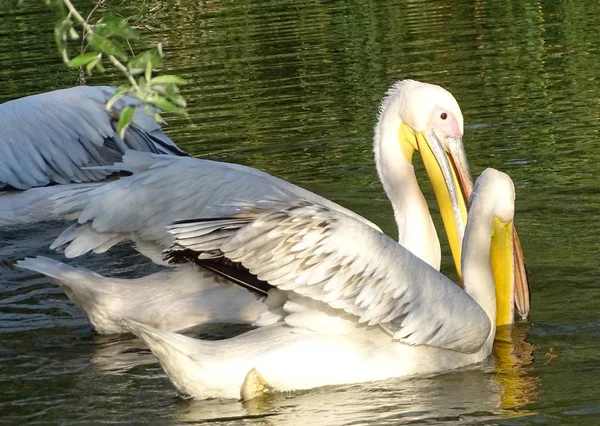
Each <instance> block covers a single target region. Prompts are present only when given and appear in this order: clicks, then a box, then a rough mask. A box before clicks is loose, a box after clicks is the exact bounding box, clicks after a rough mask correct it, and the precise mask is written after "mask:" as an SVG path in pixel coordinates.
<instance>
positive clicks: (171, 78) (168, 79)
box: [152, 75, 188, 85]
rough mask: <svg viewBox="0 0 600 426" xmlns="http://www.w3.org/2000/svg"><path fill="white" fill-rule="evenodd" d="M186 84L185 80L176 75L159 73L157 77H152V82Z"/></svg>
mask: <svg viewBox="0 0 600 426" xmlns="http://www.w3.org/2000/svg"><path fill="white" fill-rule="evenodd" d="M155 83H156V84H169V83H171V84H178V85H182V84H187V83H188V82H187V80H184V79H183V78H181V77H177V76H176V75H159V76H158V77H154V78H153V79H152V84H155Z"/></svg>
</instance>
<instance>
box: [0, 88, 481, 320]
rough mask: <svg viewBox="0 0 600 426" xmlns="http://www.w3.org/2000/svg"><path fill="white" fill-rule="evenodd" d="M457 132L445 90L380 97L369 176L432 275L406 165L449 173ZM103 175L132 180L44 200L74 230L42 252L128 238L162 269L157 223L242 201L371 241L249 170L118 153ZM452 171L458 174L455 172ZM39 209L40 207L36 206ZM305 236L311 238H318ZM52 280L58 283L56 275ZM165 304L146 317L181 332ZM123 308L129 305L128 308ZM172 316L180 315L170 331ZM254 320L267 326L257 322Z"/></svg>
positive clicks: (282, 184) (316, 200)
mask: <svg viewBox="0 0 600 426" xmlns="http://www.w3.org/2000/svg"><path fill="white" fill-rule="evenodd" d="M440 111H442V115H443V116H444V117H446V118H445V119H444V120H443V122H442V121H440ZM462 128H463V119H462V114H461V112H460V108H459V107H458V104H457V103H456V100H455V99H454V97H452V95H451V94H450V93H449V92H447V91H446V90H444V89H442V88H441V87H439V86H434V85H430V84H425V83H419V82H415V81H412V80H405V81H401V82H398V83H396V84H395V85H394V86H393V87H392V88H391V89H390V91H389V92H388V94H387V96H386V98H385V99H384V101H383V103H382V108H381V112H380V117H379V121H378V124H377V126H376V129H375V138H374V152H375V160H376V165H377V170H378V172H379V176H380V178H381V180H382V183H383V185H384V188H385V191H386V193H387V195H388V197H389V198H390V201H391V202H392V206H393V208H394V213H395V217H396V222H397V225H398V233H399V242H400V243H401V244H402V245H403V246H404V247H405V248H407V249H408V250H410V251H411V252H412V253H414V254H415V255H416V256H418V257H419V258H421V259H423V260H424V261H426V262H427V263H429V264H430V265H432V267H433V268H435V269H439V265H440V259H441V253H440V246H439V240H438V237H437V233H436V230H435V228H434V225H433V221H432V220H431V216H430V215H429V211H428V207H427V204H426V202H425V199H424V197H423V194H422V193H421V191H420V189H419V186H418V183H417V179H416V176H415V174H414V169H413V167H412V165H411V163H410V162H411V160H412V153H413V152H414V151H415V150H416V149H417V146H418V147H419V149H422V148H426V149H431V150H433V151H435V152H436V153H437V154H434V155H435V156H436V158H435V160H433V161H432V160H431V159H428V161H427V162H426V164H427V165H431V167H432V168H433V169H435V168H437V169H441V168H444V170H447V171H448V170H450V165H449V160H448V158H447V155H448V156H449V155H450V154H446V153H445V151H444V150H445V146H446V144H447V142H446V139H448V140H452V141H454V142H453V143H454V145H453V146H454V147H455V151H457V152H458V153H459V157H461V158H464V151H463V149H462V143H461V142H460V137H461V136H462ZM456 141H458V145H457V142H456ZM426 146H428V148H427V147H426ZM455 162H456V161H455ZM456 164H458V165H459V166H460V165H461V164H462V165H463V166H464V167H466V170H463V171H462V173H464V174H466V175H467V176H468V175H469V173H468V167H467V166H466V163H464V161H463V163H461V162H460V161H458V162H456ZM103 170H105V172H106V173H109V172H115V171H125V172H129V173H132V176H129V177H124V178H121V179H119V180H116V181H113V182H109V183H107V184H103V185H89V184H88V186H77V187H74V188H67V189H65V190H62V191H60V192H58V193H56V194H54V195H51V196H50V197H49V200H48V199H47V198H46V199H44V200H48V201H49V202H50V205H51V211H50V212H49V216H51V217H57V218H63V219H71V220H76V223H74V224H73V225H71V226H70V227H69V228H68V229H67V230H65V231H64V232H63V233H62V234H61V235H60V236H59V237H58V238H57V239H56V241H55V242H54V243H53V245H52V247H53V248H57V249H61V250H64V252H65V254H66V256H67V257H75V256H79V255H81V254H84V253H87V252H90V251H91V252H103V251H106V250H108V249H109V248H110V247H112V246H113V245H115V244H117V243H118V242H120V241H123V240H132V241H133V242H134V243H135V244H136V248H137V249H138V250H139V251H140V252H142V253H143V254H145V255H146V256H148V257H149V258H151V259H152V260H153V261H154V262H156V263H163V261H162V256H161V253H162V251H163V250H164V249H166V248H168V247H169V246H170V244H171V243H172V236H171V235H170V234H169V233H168V232H167V229H166V226H168V225H169V224H170V223H172V222H173V221H176V220H181V219H186V218H194V217H218V216H227V215H231V214H235V213H237V212H239V211H240V205H243V203H244V202H246V203H247V202H259V201H260V200H268V199H277V200H281V201H283V202H288V203H292V204H293V203H296V202H298V201H303V202H304V201H305V202H309V203H312V204H314V205H320V206H323V207H324V208H327V209H329V210H331V211H337V212H340V213H343V214H344V215H345V216H348V217H351V218H354V219H355V220H357V221H359V222H362V223H365V224H367V225H369V226H370V227H371V228H372V229H373V230H375V232H374V234H373V235H379V234H380V232H379V228H377V226H376V225H374V224H372V223H371V222H369V221H368V220H366V219H364V218H362V217H360V216H359V215H357V214H356V213H353V212H351V211H350V210H347V209H345V208H343V207H341V206H339V205H337V204H335V203H333V202H331V201H329V200H327V199H325V198H323V197H321V196H319V195H316V194H314V193H312V192H310V191H307V190H305V189H303V188H300V187H298V186H296V185H293V184H291V183H289V182H286V181H284V180H282V179H279V178H276V177H273V176H270V175H268V174H266V173H264V172H261V171H259V170H256V169H253V168H250V167H245V166H241V165H237V164H228V163H221V162H214V161H209V160H201V159H195V158H182V157H173V156H166V155H157V154H151V153H145V152H133V151H128V152H127V153H126V154H125V156H124V157H123V159H122V162H120V163H117V164H115V165H113V166H107V167H104V168H103ZM456 170H458V171H460V167H458V168H457V169H456ZM429 171H430V170H429V169H428V172H429ZM448 173H451V172H448ZM440 179H441V178H440ZM443 182H445V183H443V184H441V185H440V184H439V179H438V185H437V186H434V189H435V190H436V194H437V193H438V191H441V192H440V195H439V197H450V198H452V197H453V196H454V197H455V198H454V199H452V201H451V204H452V213H451V214H449V215H448V216H447V217H444V221H445V223H446V220H447V221H448V222H449V223H446V228H447V229H451V228H453V227H456V228H457V229H456V231H455V235H461V234H462V228H463V227H464V221H463V218H462V216H461V211H460V206H459V204H458V201H457V199H456V194H460V192H461V191H460V189H459V188H457V186H456V179H455V178H454V177H453V176H452V175H444V176H443ZM444 191H445V193H444ZM439 197H438V199H439ZM240 203H242V204H240ZM42 204H43V205H44V206H46V203H45V202H44V203H42ZM36 210H39V209H36ZM47 214H48V212H47ZM0 217H1V215H0ZM313 235H314V237H315V238H318V234H313ZM357 237H358V238H360V237H362V236H357ZM381 237H383V236H381ZM314 242H315V240H309V239H306V240H304V241H303V243H302V244H304V245H305V246H306V247H309V246H310V244H312V243H314ZM456 250H457V252H456V253H454V254H455V255H457V256H459V255H460V248H459V247H458V248H457V249H456ZM457 253H458V254H457ZM331 260H332V259H330V261H331ZM27 267H28V268H31V269H34V270H37V271H38V272H41V273H48V272H47V271H46V264H45V263H43V262H41V263H40V264H36V260H30V261H28V263H27ZM82 274H85V273H84V272H82ZM53 276H54V278H55V279H58V280H59V281H60V280H61V277H60V276H57V275H53ZM82 276H83V275H82ZM368 278H369V277H365V279H368ZM202 279H204V278H202ZM62 281H63V282H65V281H66V280H62ZM82 281H84V280H83V279H82ZM86 281H90V282H92V281H94V280H91V279H90V280H86ZM96 281H97V280H96ZM103 282H110V279H109V278H106V279H105V280H104V281H103ZM148 282H149V283H150V282H152V283H154V284H148V285H146V286H138V287H137V289H138V292H137V297H138V298H140V299H145V297H144V293H145V292H148V294H149V295H152V294H155V293H157V292H158V290H157V289H154V288H153V286H161V284H160V283H159V282H157V281H155V280H148ZM95 285H100V284H98V283H96V284H95ZM186 297H188V296H186ZM198 297H200V294H199V295H198ZM215 301H216V298H215ZM171 303H173V299H169V298H166V297H165V300H164V303H163V304H162V305H161V304H159V303H157V304H155V305H154V307H155V309H156V310H157V311H156V314H155V316H160V315H162V313H161V310H164V311H170V312H173V316H174V319H173V321H172V322H171V323H170V326H169V328H170V329H179V328H183V326H184V325H186V326H187V325H188V324H189V321H187V320H186V319H184V318H183V317H180V316H178V315H177V310H175V309H171ZM215 303H219V302H215ZM131 304H132V306H133V305H135V301H132V302H131ZM227 304H228V300H227V299H226V298H225V296H224V297H223V299H222V301H221V302H220V304H219V306H223V311H224V312H228V311H227V308H226V306H227ZM79 305H80V306H85V309H87V310H88V312H87V316H88V318H90V319H91V320H92V319H93V318H95V317H99V316H100V317H102V318H105V319H108V320H110V321H112V324H111V325H110V327H108V326H106V325H102V326H100V324H98V325H97V324H95V323H94V322H93V320H92V323H93V324H94V325H95V326H96V328H97V329H99V330H115V331H120V330H123V328H122V325H121V324H120V320H121V318H122V312H121V311H118V310H116V309H112V306H113V305H112V304H105V305H97V304H94V303H89V304H86V305H84V304H79ZM202 308H203V307H202V305H198V309H202ZM94 309H98V310H101V311H102V312H101V313H100V314H99V315H96V314H93V313H92V312H90V311H91V310H94ZM216 311H220V309H216ZM177 318H181V319H180V321H181V324H180V326H179V327H178V326H177V322H178V320H177ZM211 318H212V319H214V320H215V321H219V320H220V319H221V318H219V317H215V316H213V317H211ZM226 318H227V319H228V320H231V319H232V318H231V317H230V316H229V315H226ZM247 318H248V317H247V316H244V315H240V317H239V318H237V319H236V320H238V321H240V322H243V321H247ZM276 318H277V317H276V316H272V317H271V318H270V319H269V320H268V321H271V322H272V321H275V320H276ZM234 319H235V318H234ZM262 321H263V322H264V321H267V319H265V318H262Z"/></svg>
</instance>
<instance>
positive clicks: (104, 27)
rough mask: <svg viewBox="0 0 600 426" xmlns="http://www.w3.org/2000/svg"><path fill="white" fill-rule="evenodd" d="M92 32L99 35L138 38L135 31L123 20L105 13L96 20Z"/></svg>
mask: <svg viewBox="0 0 600 426" xmlns="http://www.w3.org/2000/svg"><path fill="white" fill-rule="evenodd" d="M94 32H95V33H96V34H98V35H99V36H100V37H104V38H109V37H114V36H117V37H122V38H124V39H132V38H138V34H137V32H136V31H135V30H134V29H133V28H132V27H131V25H129V24H128V23H127V21H125V20H124V19H123V18H119V17H118V16H114V15H106V16H104V17H102V19H100V21H98V23H97V24H96V26H95V27H94Z"/></svg>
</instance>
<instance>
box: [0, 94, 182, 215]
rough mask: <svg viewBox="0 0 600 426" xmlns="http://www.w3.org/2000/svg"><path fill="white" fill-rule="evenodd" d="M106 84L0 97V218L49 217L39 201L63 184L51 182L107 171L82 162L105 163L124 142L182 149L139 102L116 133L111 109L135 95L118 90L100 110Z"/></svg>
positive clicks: (98, 176) (93, 177)
mask: <svg viewBox="0 0 600 426" xmlns="http://www.w3.org/2000/svg"><path fill="white" fill-rule="evenodd" d="M114 91H115V89H114V88H112V87H100V86H99V87H88V86H79V87H73V88H70V89H63V90H56V91H53V92H48V93H42V94H39V95H34V96H28V97H25V98H21V99H16V100H13V101H10V102H6V103H3V104H1V105H0V226H7V225H22V224H26V223H31V222H37V221H40V220H47V219H53V217H52V216H51V215H50V214H49V213H50V212H49V211H48V210H47V204H45V201H46V200H48V197H50V196H51V195H52V194H54V193H56V192H57V191H61V190H63V189H64V188H62V187H61V186H60V185H56V184H72V183H84V182H98V181H102V180H104V179H105V178H106V177H107V176H109V175H110V174H112V173H113V172H112V171H109V170H106V169H89V168H88V167H94V166H106V165H110V164H113V163H114V162H115V161H119V160H120V159H121V158H122V156H123V154H124V153H125V152H126V151H127V150H136V151H146V152H152V153H157V154H158V153H163V154H174V155H187V154H186V153H185V152H184V151H182V150H180V149H179V148H178V147H177V145H175V144H174V143H173V142H172V141H171V140H170V139H169V138H168V137H167V136H166V135H165V134H164V133H163V132H162V130H161V126H160V125H159V124H158V123H157V122H156V121H154V119H153V118H152V117H151V116H150V115H148V114H146V113H145V112H144V110H143V108H140V109H138V110H137V111H136V113H135V115H134V118H133V120H132V123H131V125H130V127H129V129H128V130H127V131H126V133H125V137H124V138H123V139H121V138H120V137H119V136H118V133H117V130H116V128H117V121H118V119H119V113H120V111H121V110H122V109H123V108H124V107H125V106H127V105H137V104H139V101H138V100H136V99H134V98H131V97H124V98H121V99H120V100H118V101H117V102H116V103H115V104H114V105H113V106H112V108H111V109H110V110H109V111H107V110H106V108H105V105H106V102H107V101H108V100H109V99H110V98H111V97H112V95H113V93H114ZM49 185H53V186H49ZM40 187H43V188H42V189H31V188H40ZM44 187H45V188H44ZM24 190H29V191H24Z"/></svg>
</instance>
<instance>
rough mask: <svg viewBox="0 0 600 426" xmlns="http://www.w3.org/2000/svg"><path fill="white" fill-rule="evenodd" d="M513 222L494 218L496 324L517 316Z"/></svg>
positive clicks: (493, 253) (492, 257)
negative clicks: (515, 309) (515, 308)
mask: <svg viewBox="0 0 600 426" xmlns="http://www.w3.org/2000/svg"><path fill="white" fill-rule="evenodd" d="M513 229H514V227H513V223H512V221H509V222H503V221H502V220H501V219H499V218H498V217H494V218H493V219H492V229H491V231H492V241H491V246H490V264H491V266H492V272H493V274H494V283H495V288H496V326H501V325H506V324H512V323H513V321H514V317H515V313H514V312H515V311H514V307H515V305H514V297H515V267H514V254H513V251H514V244H513V232H514V231H513Z"/></svg>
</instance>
